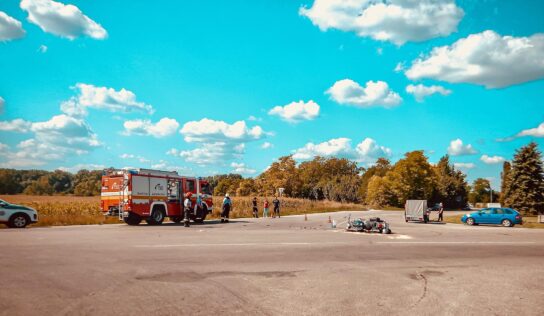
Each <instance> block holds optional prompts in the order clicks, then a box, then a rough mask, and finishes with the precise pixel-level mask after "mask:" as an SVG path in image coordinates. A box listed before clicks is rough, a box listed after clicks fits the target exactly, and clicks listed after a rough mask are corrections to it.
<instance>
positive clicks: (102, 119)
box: [0, 0, 544, 187]
mask: <svg viewBox="0 0 544 316" xmlns="http://www.w3.org/2000/svg"><path fill="white" fill-rule="evenodd" d="M352 3H354V4H353V5H351V6H346V5H345V4H342V2H341V1H324V0H321V1H316V2H314V1H252V2H251V5H248V2H247V1H229V2H226V1H206V2H203V1H197V2H193V1H161V2H160V4H159V3H157V2H147V1H131V2H127V1H120V0H108V1H105V0H95V1H70V2H63V3H61V2H55V1H50V0H23V1H21V2H20V1H16V0H4V1H2V2H1V3H0V98H1V99H0V109H1V114H0V150H1V151H0V166H1V167H14V168H22V169H30V168H40V169H42V168H43V169H55V168H59V167H62V168H64V169H66V170H75V169H77V168H80V167H88V168H100V167H103V166H106V167H107V166H115V167H127V166H129V167H155V168H161V169H177V170H180V172H182V173H192V174H198V175H208V174H214V173H223V172H231V171H234V172H241V173H243V174H244V175H245V176H255V175H258V174H259V173H260V172H261V171H263V170H264V169H265V168H266V167H267V166H268V165H269V164H270V163H271V162H272V161H273V160H274V159H276V158H278V157H280V156H283V155H288V154H294V157H295V158H297V160H299V161H302V160H304V159H308V158H309V157H311V156H313V155H324V156H339V157H347V158H350V159H355V160H357V161H359V162H360V164H361V165H362V166H367V165H370V164H372V163H373V162H374V161H375V160H376V159H377V158H378V157H380V156H386V157H389V158H390V159H391V160H392V161H396V160H398V159H399V158H401V157H402V155H403V154H404V153H405V152H407V151H411V150H419V149H422V150H425V151H426V153H427V155H428V157H429V159H430V161H431V162H436V161H438V159H439V158H440V157H441V156H442V155H444V154H446V153H447V152H449V153H450V154H451V160H452V161H453V162H455V163H457V164H458V166H459V167H460V168H461V169H462V170H463V171H464V172H466V173H467V174H468V178H469V180H473V179H475V178H476V177H486V178H492V179H493V184H494V186H495V187H497V186H498V184H499V177H500V170H501V167H502V161H503V160H504V159H506V160H509V159H511V158H512V155H513V153H514V151H515V149H516V148H518V147H520V146H522V145H524V144H526V143H528V142H529V141H531V140H534V141H536V142H537V143H538V144H540V145H541V146H542V145H544V142H543V138H542V137H544V125H542V126H540V124H542V123H543V122H544V112H543V111H542V96H543V91H544V81H543V80H542V78H543V77H544V35H543V34H542V33H543V32H544V19H542V12H544V4H543V3H542V2H541V1H536V0H535V1H525V2H524V3H523V5H520V4H519V2H514V1H494V0H488V1H452V0H443V1H415V2H411V1H406V0H396V1H395V0H393V1H390V2H388V3H386V4H384V3H381V1H368V0H361V1H352ZM66 5H72V6H66ZM63 10H64V11H63ZM59 12H65V14H64V15H61V14H59ZM66 12H67V13H66ZM399 12H400V13H399ZM440 47H442V49H440ZM409 85H412V88H411V89H410V88H409V89H408V90H409V91H411V93H409V92H407V86H409ZM158 122H159V123H158ZM236 122H238V123H236ZM539 126H540V128H538V127H539Z"/></svg>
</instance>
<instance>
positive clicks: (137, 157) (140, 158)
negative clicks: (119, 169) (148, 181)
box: [119, 154, 151, 163]
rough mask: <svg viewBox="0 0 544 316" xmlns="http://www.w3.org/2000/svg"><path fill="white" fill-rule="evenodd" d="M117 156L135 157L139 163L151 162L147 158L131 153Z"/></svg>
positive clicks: (122, 157) (124, 157) (123, 157)
mask: <svg viewBox="0 0 544 316" xmlns="http://www.w3.org/2000/svg"><path fill="white" fill-rule="evenodd" d="M119 158H121V159H137V160H138V161H139V162H141V163H148V162H151V160H149V159H147V158H145V157H142V156H136V155H133V154H122V155H120V156H119Z"/></svg>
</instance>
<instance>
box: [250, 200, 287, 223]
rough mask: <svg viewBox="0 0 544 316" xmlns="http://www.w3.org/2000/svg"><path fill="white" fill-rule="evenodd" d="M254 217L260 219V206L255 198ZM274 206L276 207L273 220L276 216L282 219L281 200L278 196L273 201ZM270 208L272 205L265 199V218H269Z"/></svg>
mask: <svg viewBox="0 0 544 316" xmlns="http://www.w3.org/2000/svg"><path fill="white" fill-rule="evenodd" d="M252 203H253V217H255V218H259V207H258V206H257V205H258V202H257V198H256V197H254V198H253V201H252ZM272 204H273V205H274V209H273V212H272V218H275V217H276V216H277V217H278V218H280V204H281V202H280V200H279V199H278V197H277V196H274V200H272ZM269 208H270V203H269V202H268V199H267V198H265V199H264V203H263V217H264V218H266V217H269V215H268V210H269Z"/></svg>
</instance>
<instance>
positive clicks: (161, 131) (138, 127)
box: [123, 117, 179, 138]
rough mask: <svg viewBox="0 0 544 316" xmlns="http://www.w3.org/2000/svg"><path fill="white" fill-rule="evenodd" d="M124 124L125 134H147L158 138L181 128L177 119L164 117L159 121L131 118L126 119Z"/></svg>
mask: <svg viewBox="0 0 544 316" xmlns="http://www.w3.org/2000/svg"><path fill="white" fill-rule="evenodd" d="M123 126H124V127H125V131H124V132H123V134H125V135H145V136H153V137H156V138H161V137H166V136H170V135H173V134H174V133H175V132H176V131H177V130H178V128H179V123H178V122H177V121H176V120H175V119H171V118H168V117H164V118H162V119H160V120H159V121H158V122H157V123H152V122H151V121H150V120H131V121H126V122H125V123H124V124H123Z"/></svg>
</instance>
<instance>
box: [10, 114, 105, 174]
mask: <svg viewBox="0 0 544 316" xmlns="http://www.w3.org/2000/svg"><path fill="white" fill-rule="evenodd" d="M26 124H30V127H28V125H27V127H25V128H28V131H30V132H32V133H33V134H34V135H33V138H29V139H27V140H24V141H21V142H20V143H19V144H18V145H17V146H16V151H10V152H9V153H7V154H6V155H5V156H6V158H7V159H8V161H7V162H4V163H3V165H4V166H12V167H30V166H39V165H43V164H45V163H46V162H48V161H62V160H65V159H66V158H67V157H68V156H71V155H83V154H86V153H88V152H89V151H91V150H92V149H94V148H96V147H98V146H100V142H99V141H98V137H97V136H96V134H94V132H93V131H92V130H91V128H90V127H89V125H88V124H87V123H86V122H85V121H83V120H81V119H78V118H74V117H70V116H67V115H64V114H61V115H56V116H53V117H52V118H51V119H49V120H48V121H44V122H35V123H28V122H27V123H26Z"/></svg>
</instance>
